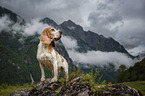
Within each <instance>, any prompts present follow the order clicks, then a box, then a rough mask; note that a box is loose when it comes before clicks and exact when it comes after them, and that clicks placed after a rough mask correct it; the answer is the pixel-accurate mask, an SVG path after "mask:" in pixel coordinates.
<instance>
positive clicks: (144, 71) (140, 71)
mask: <svg viewBox="0 0 145 96" xmlns="http://www.w3.org/2000/svg"><path fill="white" fill-rule="evenodd" d="M144 80H145V58H144V59H142V61H140V62H137V63H135V65H134V66H131V67H130V68H128V69H127V70H125V71H124V72H121V73H120V74H119V76H118V78H117V81H118V82H131V81H144Z"/></svg>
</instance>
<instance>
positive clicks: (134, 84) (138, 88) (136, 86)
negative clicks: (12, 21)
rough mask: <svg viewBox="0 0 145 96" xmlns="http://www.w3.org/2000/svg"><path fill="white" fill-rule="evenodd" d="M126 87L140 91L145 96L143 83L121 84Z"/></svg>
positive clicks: (144, 83)
mask: <svg viewBox="0 0 145 96" xmlns="http://www.w3.org/2000/svg"><path fill="white" fill-rule="evenodd" d="M121 84H124V85H126V86H130V87H131V88H134V89H136V90H140V91H141V92H142V94H144V95H145V81H134V82H123V83H121Z"/></svg>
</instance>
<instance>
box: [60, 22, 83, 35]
mask: <svg viewBox="0 0 145 96" xmlns="http://www.w3.org/2000/svg"><path fill="white" fill-rule="evenodd" d="M60 26H61V27H62V28H63V29H64V28H65V29H68V30H69V31H73V32H77V33H78V31H79V32H83V31H84V30H83V28H82V26H80V25H77V24H75V23H74V22H73V21H71V20H68V21H64V22H63V23H62V24H60Z"/></svg>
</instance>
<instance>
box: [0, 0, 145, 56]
mask: <svg viewBox="0 0 145 96" xmlns="http://www.w3.org/2000/svg"><path fill="white" fill-rule="evenodd" d="M0 5H1V6H3V7H5V8H8V9H10V10H12V11H13V12H14V13H17V14H18V15H20V16H21V17H23V18H24V19H25V20H27V21H29V20H31V19H35V18H44V17H49V18H50V19H53V20H54V21H55V22H56V23H58V24H60V23H62V22H64V21H66V20H68V19H70V20H72V21H74V22H75V23H76V24H79V25H81V26H83V28H84V30H86V31H87V30H91V31H93V32H96V33H98V34H102V35H104V36H106V37H109V36H111V37H113V38H114V39H115V40H117V41H118V42H120V43H121V44H122V45H123V46H124V47H125V48H126V49H127V50H128V51H129V52H130V53H132V54H133V55H137V54H138V53H139V52H142V51H145V0H0Z"/></svg>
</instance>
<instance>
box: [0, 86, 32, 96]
mask: <svg viewBox="0 0 145 96" xmlns="http://www.w3.org/2000/svg"><path fill="white" fill-rule="evenodd" d="M23 88H26V89H32V88H33V85H30V84H24V85H15V86H14V85H13V86H11V85H7V84H2V85H1V86H0V96H8V95H9V94H10V93H12V92H14V91H17V90H20V89H23Z"/></svg>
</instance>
